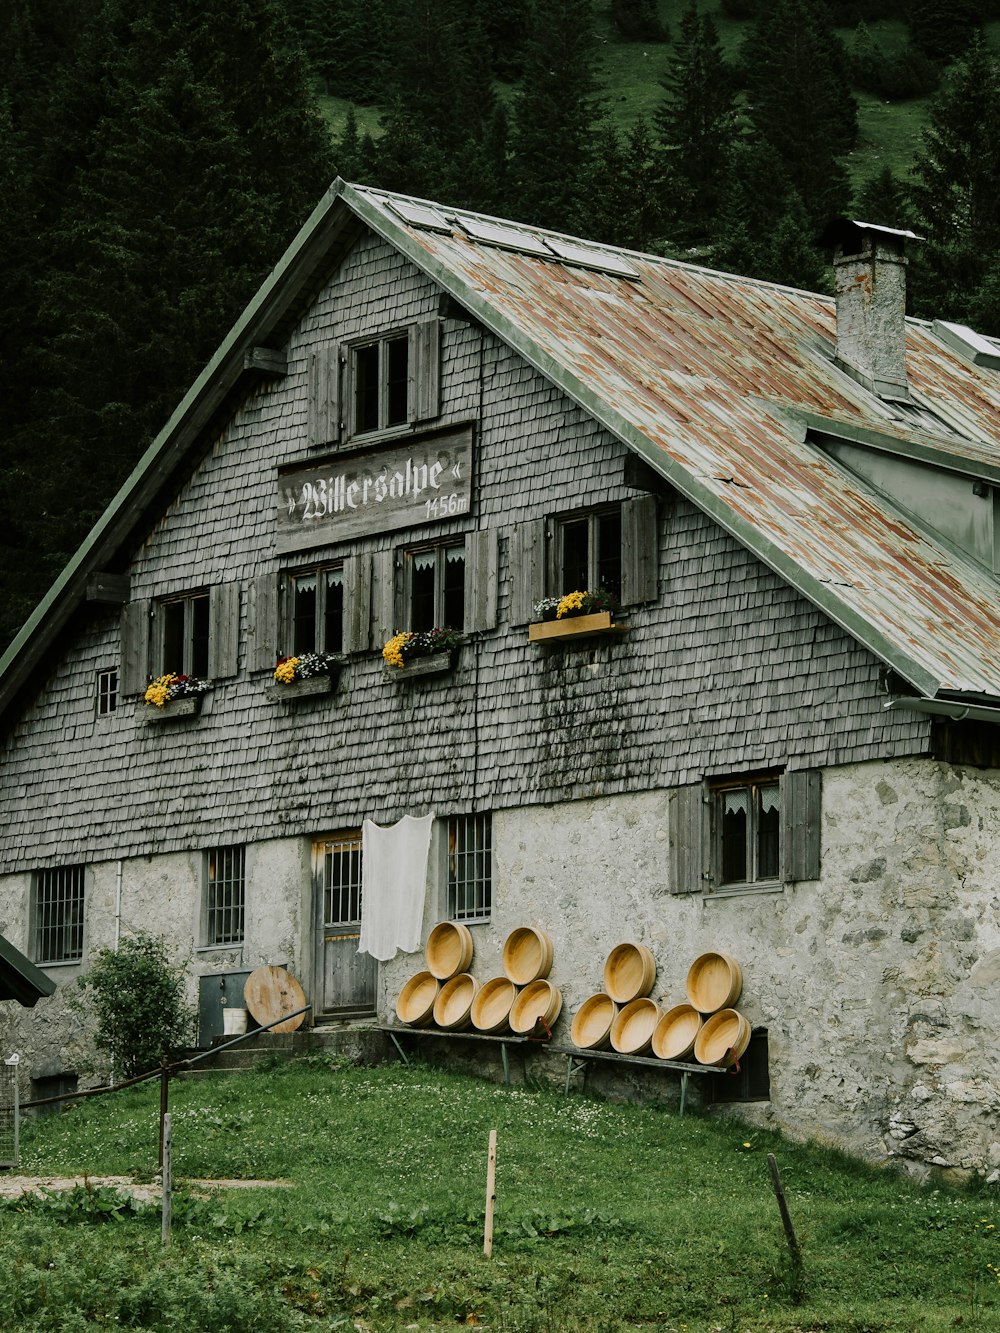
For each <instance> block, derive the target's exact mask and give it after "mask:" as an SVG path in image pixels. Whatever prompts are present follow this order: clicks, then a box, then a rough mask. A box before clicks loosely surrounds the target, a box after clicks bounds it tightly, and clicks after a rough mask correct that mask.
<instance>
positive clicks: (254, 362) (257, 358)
mask: <svg viewBox="0 0 1000 1333" xmlns="http://www.w3.org/2000/svg"><path fill="white" fill-rule="evenodd" d="M243 369H244V370H252V371H255V372H256V373H257V374H258V375H273V376H275V377H276V378H278V379H280V378H281V376H282V375H287V374H288V357H287V356H286V355H285V353H284V352H283V351H278V350H276V349H275V348H273V347H248V348H247V350H246V351H245V352H244V353H243Z"/></svg>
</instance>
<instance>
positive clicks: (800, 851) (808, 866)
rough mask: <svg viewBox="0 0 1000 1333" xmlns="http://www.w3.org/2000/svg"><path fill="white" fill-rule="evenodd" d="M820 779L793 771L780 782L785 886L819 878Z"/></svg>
mask: <svg viewBox="0 0 1000 1333" xmlns="http://www.w3.org/2000/svg"><path fill="white" fill-rule="evenodd" d="M822 805H823V777H822V774H821V772H820V770H819V769H818V768H796V769H792V770H791V771H790V772H788V773H785V774H784V776H783V777H782V779H781V877H782V879H783V880H785V881H786V883H794V882H795V881H796V880H800V879H819V875H820V838H821V834H822Z"/></svg>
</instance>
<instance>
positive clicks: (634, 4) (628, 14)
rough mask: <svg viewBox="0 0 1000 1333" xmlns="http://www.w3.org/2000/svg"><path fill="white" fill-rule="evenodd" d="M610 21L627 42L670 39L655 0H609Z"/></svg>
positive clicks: (664, 40)
mask: <svg viewBox="0 0 1000 1333" xmlns="http://www.w3.org/2000/svg"><path fill="white" fill-rule="evenodd" d="M611 22H612V23H613V24H614V25H615V27H616V28H617V29H618V31H619V32H620V33H621V35H622V36H623V37H624V38H625V40H626V41H627V42H666V41H669V40H670V34H669V32H668V31H667V29H666V27H665V26H664V23H663V21H662V19H661V18H660V13H659V8H658V6H657V4H656V0H611Z"/></svg>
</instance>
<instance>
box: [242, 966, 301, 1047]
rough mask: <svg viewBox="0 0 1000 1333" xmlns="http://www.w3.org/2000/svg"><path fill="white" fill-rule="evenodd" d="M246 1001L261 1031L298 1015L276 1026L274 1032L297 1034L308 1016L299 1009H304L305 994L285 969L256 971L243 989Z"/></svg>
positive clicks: (267, 968) (265, 968)
mask: <svg viewBox="0 0 1000 1333" xmlns="http://www.w3.org/2000/svg"><path fill="white" fill-rule="evenodd" d="M243 999H244V1001H245V1002H246V1007H247V1008H248V1009H249V1010H250V1012H251V1014H252V1015H253V1016H254V1018H255V1019H256V1020H257V1022H258V1023H259V1024H260V1026H261V1027H262V1028H264V1027H267V1025H268V1024H269V1023H274V1020H275V1019H277V1018H281V1017H282V1015H283V1014H295V1017H294V1018H289V1019H286V1021H285V1022H283V1023H275V1025H274V1027H273V1028H271V1031H272V1032H295V1031H297V1029H298V1028H300V1027H301V1026H302V1024H303V1023H304V1022H305V1017H306V1016H305V1014H299V1013H296V1010H297V1009H304V1008H305V1003H306V993H305V991H304V990H303V989H302V987H301V986H300V985H299V983H298V982H297V981H296V980H295V978H294V977H293V976H292V974H291V972H287V971H286V970H285V969H284V968H283V967H272V966H270V965H268V966H267V967H257V968H255V969H254V970H253V971H252V972H251V973H250V975H249V976H248V977H247V979H246V982H245V984H244V986H243Z"/></svg>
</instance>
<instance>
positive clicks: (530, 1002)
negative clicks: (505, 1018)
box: [510, 977, 562, 1036]
mask: <svg viewBox="0 0 1000 1333" xmlns="http://www.w3.org/2000/svg"><path fill="white" fill-rule="evenodd" d="M561 1010H562V991H561V990H560V989H559V987H558V986H553V984H552V982H551V981H546V980H545V978H544V977H539V978H538V980H537V981H531V982H529V983H528V985H527V986H525V988H524V990H522V991H518V994H517V998H516V999H515V1001H514V1003H513V1004H512V1005H511V1007H510V1027H511V1031H512V1032H516V1033H518V1034H519V1035H520V1036H524V1035H525V1034H526V1033H528V1032H531V1031H532V1029H533V1028H534V1026H535V1024H536V1023H538V1022H539V1020H541V1022H543V1023H544V1024H545V1025H546V1027H548V1028H551V1027H552V1026H553V1025H554V1024H555V1021H556V1019H557V1018H558V1017H559V1014H560V1011H561Z"/></svg>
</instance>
